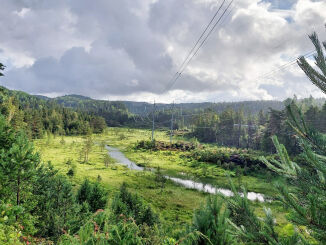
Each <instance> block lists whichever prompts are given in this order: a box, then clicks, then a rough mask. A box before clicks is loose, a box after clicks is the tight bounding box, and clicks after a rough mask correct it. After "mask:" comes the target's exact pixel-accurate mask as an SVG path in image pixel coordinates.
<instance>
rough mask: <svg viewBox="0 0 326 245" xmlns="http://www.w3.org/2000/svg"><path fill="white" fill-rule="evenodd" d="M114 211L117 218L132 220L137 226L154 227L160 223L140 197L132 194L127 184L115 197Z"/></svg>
mask: <svg viewBox="0 0 326 245" xmlns="http://www.w3.org/2000/svg"><path fill="white" fill-rule="evenodd" d="M112 211H113V213H114V214H115V215H117V216H119V215H123V216H125V217H127V218H132V219H133V220H134V221H135V222H136V224H137V225H140V224H147V225H148V226H153V225H155V224H156V223H158V222H159V219H158V216H157V214H155V213H154V212H153V211H152V209H151V207H150V206H149V205H147V204H145V203H144V201H143V200H142V199H141V198H140V197H139V196H137V195H135V194H131V193H130V192H129V191H128V190H127V186H126V184H123V185H122V186H121V188H120V192H119V193H118V194H117V195H116V196H115V198H114V200H113V202H112Z"/></svg>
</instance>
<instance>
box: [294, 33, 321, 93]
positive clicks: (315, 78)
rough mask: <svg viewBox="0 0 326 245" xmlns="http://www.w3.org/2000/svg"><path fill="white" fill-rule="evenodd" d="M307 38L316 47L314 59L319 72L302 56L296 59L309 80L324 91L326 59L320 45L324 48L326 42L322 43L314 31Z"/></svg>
mask: <svg viewBox="0 0 326 245" xmlns="http://www.w3.org/2000/svg"><path fill="white" fill-rule="evenodd" d="M309 38H310V40H311V41H312V43H313V45H314V46H315V48H316V52H317V55H315V61H316V65H317V67H318V68H319V69H320V71H321V73H320V72H318V71H317V70H316V69H314V68H313V67H312V66H311V65H310V64H309V63H308V62H307V60H306V59H305V57H303V56H302V57H301V58H300V59H299V60H298V64H299V66H300V67H301V69H302V70H303V71H304V72H305V73H306V75H307V77H308V78H309V79H310V80H311V82H312V83H313V84H315V85H316V86H317V87H318V88H320V90H321V91H323V92H324V93H326V60H325V56H324V51H323V47H322V46H324V49H326V42H324V43H323V45H322V44H321V43H320V41H319V39H318V36H317V34H316V33H315V32H314V33H313V34H312V35H310V36H309Z"/></svg>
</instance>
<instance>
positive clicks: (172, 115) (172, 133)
mask: <svg viewBox="0 0 326 245" xmlns="http://www.w3.org/2000/svg"><path fill="white" fill-rule="evenodd" d="M173 112H174V101H173V104H172V116H171V130H170V131H171V132H170V144H172V134H173Z"/></svg>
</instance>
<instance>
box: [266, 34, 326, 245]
mask: <svg viewBox="0 0 326 245" xmlns="http://www.w3.org/2000/svg"><path fill="white" fill-rule="evenodd" d="M309 37H310V39H311V41H312V43H313V44H314V46H315V48H316V51H317V55H316V56H315V61H316V65H317V67H318V68H319V69H320V71H321V73H320V72H318V71H317V70H315V69H313V68H312V67H311V66H310V65H309V64H308V62H307V61H306V60H305V58H304V57H301V58H300V60H299V61H298V64H299V66H300V67H301V68H302V70H303V71H304V72H305V73H306V75H307V76H308V77H309V79H310V80H311V81H312V82H313V83H314V84H315V85H316V86H317V87H319V88H320V89H321V90H322V91H323V92H324V93H326V77H325V76H326V62H325V57H324V54H323V50H322V47H321V44H320V42H319V40H318V37H317V35H316V33H314V34H312V35H310V36H309ZM323 45H324V47H325V48H326V44H325V43H324V44H323ZM287 111H288V112H289V115H290V119H289V121H288V123H289V125H290V126H291V127H292V128H293V129H294V131H295V132H296V136H297V137H298V138H299V140H300V146H301V149H302V154H301V158H302V160H301V161H298V162H294V161H293V160H291V158H290V157H289V155H288V153H287V150H286V148H285V146H284V145H282V144H280V143H279V142H278V139H277V138H276V137H275V136H274V137H273V142H274V145H275V148H276V150H277V153H278V155H279V158H280V159H279V160H273V161H267V160H266V159H265V158H263V160H264V162H265V164H266V165H267V166H268V167H269V168H270V169H272V170H274V171H275V172H277V173H279V174H280V175H283V176H285V177H286V178H287V180H288V183H289V184H290V185H291V186H292V188H288V187H287V185H284V184H278V185H277V189H278V190H279V193H280V197H279V198H280V200H281V201H282V202H283V203H284V205H286V206H287V207H288V208H289V209H290V216H289V218H290V221H291V222H292V223H294V224H296V225H298V226H303V227H306V229H307V230H306V231H307V233H309V234H310V235H311V236H312V237H314V239H315V240H316V241H318V242H320V244H323V243H324V242H325V241H326V181H325V180H326V136H325V135H324V134H322V133H319V132H318V131H316V130H315V129H313V128H311V127H310V126H308V125H307V124H306V122H305V120H304V116H303V114H302V113H301V111H300V109H299V108H298V107H297V106H296V104H295V103H291V104H289V105H288V106H287ZM293 187H294V188H293Z"/></svg>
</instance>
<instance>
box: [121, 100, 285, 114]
mask: <svg viewBox="0 0 326 245" xmlns="http://www.w3.org/2000/svg"><path fill="white" fill-rule="evenodd" d="M121 103H124V104H125V105H126V107H127V108H128V111H129V112H131V113H134V114H138V115H145V114H148V112H150V111H151V110H152V107H153V104H150V103H146V102H132V101H121ZM171 107H172V105H171V104H156V110H160V111H164V110H170V109H171ZM174 107H175V109H177V110H179V111H180V110H183V111H185V112H186V111H188V112H196V111H199V110H203V109H206V108H211V109H213V110H214V111H216V112H218V113H220V112H223V111H225V110H226V109H229V108H230V109H232V110H234V111H238V110H240V109H243V110H244V112H245V113H246V114H249V113H251V114H257V113H258V112H259V111H260V110H262V111H263V112H265V113H266V112H267V111H268V110H269V108H272V109H275V110H282V109H284V103H283V102H282V101H274V100H261V101H241V102H218V103H211V102H203V103H180V104H175V105H174Z"/></svg>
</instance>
